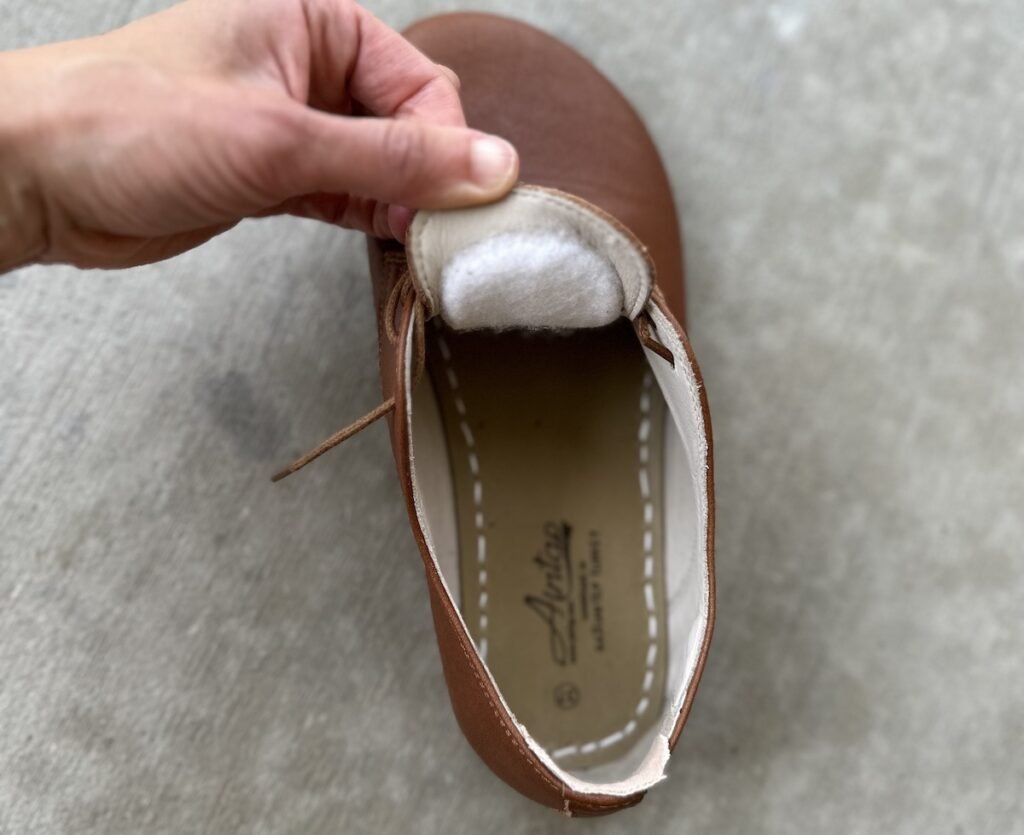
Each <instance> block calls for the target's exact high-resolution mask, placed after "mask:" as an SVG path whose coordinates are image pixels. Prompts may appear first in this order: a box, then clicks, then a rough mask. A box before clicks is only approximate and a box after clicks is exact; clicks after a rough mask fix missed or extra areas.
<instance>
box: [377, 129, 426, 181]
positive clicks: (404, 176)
mask: <svg viewBox="0 0 1024 835" xmlns="http://www.w3.org/2000/svg"><path fill="white" fill-rule="evenodd" d="M383 148H384V158H385V159H386V161H387V165H388V167H389V168H390V170H391V172H392V174H393V175H394V176H395V177H396V178H398V179H399V180H402V181H407V180H414V179H416V177H417V176H418V175H419V173H420V171H421V170H422V167H423V158H424V156H425V150H426V149H425V147H424V141H423V135H422V133H420V132H419V131H417V130H415V129H414V128H413V126H412V125H410V124H408V123H405V122H391V123H389V124H388V126H387V128H386V129H385V132H384V140H383Z"/></svg>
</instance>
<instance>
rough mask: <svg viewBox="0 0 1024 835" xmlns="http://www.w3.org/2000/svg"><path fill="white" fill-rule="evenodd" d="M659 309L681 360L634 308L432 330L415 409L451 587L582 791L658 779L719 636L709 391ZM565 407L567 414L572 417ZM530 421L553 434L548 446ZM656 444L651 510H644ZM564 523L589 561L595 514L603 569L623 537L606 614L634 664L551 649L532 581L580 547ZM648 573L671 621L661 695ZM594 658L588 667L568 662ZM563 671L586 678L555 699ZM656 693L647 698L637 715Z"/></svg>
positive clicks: (507, 686) (416, 466)
mask: <svg viewBox="0 0 1024 835" xmlns="http://www.w3.org/2000/svg"><path fill="white" fill-rule="evenodd" d="M652 316H653V318H654V320H655V324H656V326H657V329H658V331H659V332H664V336H663V339H662V341H663V342H665V344H666V345H668V347H669V348H670V349H671V350H672V352H673V355H674V356H675V357H676V365H675V368H673V367H672V366H671V365H669V363H667V362H665V361H664V360H663V359H661V358H660V357H658V356H656V355H654V354H653V353H651V352H650V351H643V350H641V349H640V347H639V345H638V343H637V342H636V339H635V336H634V335H633V332H632V330H631V328H630V327H629V324H628V322H626V321H625V320H620V321H619V322H618V323H616V324H615V325H612V326H610V327H607V328H602V329H594V330H590V331H575V332H572V333H568V334H567V333H564V332H563V333H558V332H554V333H552V332H547V333H543V334H538V333H530V332H524V331H511V332H509V331H506V332H497V333H496V332H459V333H456V332H452V331H450V330H448V329H447V328H444V329H443V330H441V331H440V332H437V331H434V333H433V334H432V335H431V337H430V339H429V340H428V370H429V374H428V375H427V377H426V378H425V379H424V381H423V382H422V383H421V384H420V386H418V387H417V388H416V390H415V391H414V393H413V398H412V401H411V403H410V406H409V417H410V421H411V427H412V430H411V435H412V437H411V441H412V447H413V484H414V495H415V498H416V506H417V513H418V516H419V519H420V523H421V526H422V528H423V531H424V535H425V537H426V539H427V542H428V545H429V547H430V550H431V553H432V554H433V556H434V557H435V559H436V560H437V564H438V567H439V569H440V571H441V574H442V577H443V579H444V583H445V586H446V588H447V589H448V591H449V593H450V594H451V595H452V598H453V600H454V601H455V602H456V604H457V607H458V609H459V612H460V615H461V617H462V620H463V621H464V623H465V624H466V625H467V630H468V632H469V634H470V635H471V637H472V639H473V640H474V642H475V644H476V646H477V648H478V651H479V653H480V655H481V656H482V657H483V658H484V660H485V663H486V665H487V667H488V671H489V672H490V674H491V675H492V677H493V678H494V680H495V682H496V684H497V686H498V689H499V692H500V693H501V695H502V698H503V701H504V702H505V703H506V706H507V707H508V708H509V710H510V712H511V713H512V714H513V715H514V716H515V718H516V720H517V721H518V722H519V723H520V725H521V727H522V728H523V730H524V733H525V735H526V740H527V743H528V744H529V745H530V746H531V748H533V749H534V750H535V751H536V752H537V753H538V755H539V756H540V757H541V758H542V759H543V760H545V761H546V762H547V763H548V764H549V767H551V768H552V769H553V770H554V771H555V772H556V773H558V774H560V775H561V776H562V778H563V779H565V780H566V782H567V784H568V785H570V786H571V787H573V788H575V789H576V790H579V791H584V792H586V791H600V792H603V793H608V794H613V795H614V794H620V793H621V794H628V793H630V792H634V791H637V790H642V789H644V788H647V787H649V786H650V785H651V784H653V783H654V782H657V780H658V779H660V777H661V774H662V771H663V768H664V765H665V761H666V759H667V754H668V751H667V739H668V737H669V736H670V735H671V732H672V729H673V726H674V724H675V720H676V717H677V715H678V712H679V709H680V707H681V706H682V704H683V702H684V700H685V699H686V697H687V694H688V692H689V687H690V683H691V680H692V677H693V675H694V672H695V670H696V664H697V661H698V659H699V658H700V655H701V649H702V647H703V645H704V642H705V638H706V633H707V626H708V617H709V603H710V597H709V594H710V578H709V573H708V564H707V561H706V553H705V543H706V538H707V525H708V515H707V506H706V502H705V501H704V495H705V493H704V491H705V489H706V477H707V472H706V469H705V464H706V459H707V442H706V439H705V437H704V434H703V433H704V427H703V416H702V414H701V404H700V395H699V389H698V387H697V384H696V380H695V378H694V374H693V370H692V368H691V367H690V366H689V360H688V357H687V356H686V354H685V351H684V350H683V348H682V345H681V344H680V343H679V340H678V339H677V338H675V335H674V334H673V333H671V328H670V326H669V325H668V323H667V321H666V320H665V319H664V317H662V316H661V315H660V313H658V312H657V311H653V312H652ZM430 330H434V329H433V328H431V329H430ZM652 372H653V377H652V376H651V374H652ZM453 378H454V385H453ZM559 388H564V389H565V390H566V396H562V393H560V392H559ZM456 393H458V395H459V398H460V399H457V398H456V396H455V395H456ZM570 395H571V396H570ZM666 406H667V407H668V408H667V409H666ZM556 407H557V408H556ZM550 413H557V421H560V423H559V424H558V425H559V428H558V429H557V430H556V429H555V428H554V424H553V423H552V418H551V417H550ZM668 415H671V419H668ZM645 419H646V420H647V421H649V423H648V424H647V428H645V429H641V427H642V425H643V421H644V420H645ZM538 420H539V421H540V427H539V428H538V426H537V421H538ZM463 423H465V426H466V429H468V430H469V432H468V434H467V432H466V429H463V426H462V424H463ZM531 433H533V435H534V436H535V435H536V434H537V433H540V434H541V435H547V436H549V437H548V438H547V440H545V441H544V442H543V443H541V444H540V445H538V444H537V443H536V441H537V438H536V437H532V436H531ZM642 435H644V436H645V437H646V446H647V449H646V453H645V452H643V447H644V444H645V441H644V440H642V438H641V436H642ZM502 438H504V439H505V440H502ZM470 439H471V440H472V442H470ZM492 442H493V443H492ZM545 444H547V446H545ZM542 449H543V450H544V452H543V454H542V453H541V450H542ZM471 452H475V459H474V458H473V457H471V455H470V453H471ZM495 455H497V456H498V457H497V458H495ZM502 456H504V457H502ZM574 456H575V457H574ZM643 457H646V458H647V464H648V472H647V482H648V484H647V491H648V493H649V499H648V500H649V501H650V503H651V505H652V509H651V511H645V508H644V504H645V500H644V497H643V493H642V487H641V480H640V479H641V476H640V472H641V467H642V463H643V462H642V458H643ZM566 462H569V463H568V464H567V463H566ZM474 470H475V472H474ZM477 483H479V487H476V484H477ZM480 515H482V519H481V518H480ZM591 519H593V520H595V521H593V522H591V521H590V520H591ZM647 519H649V520H650V521H649V522H648V521H647ZM552 523H553V525H552ZM565 523H567V524H568V526H569V528H570V531H569V534H568V539H569V546H570V547H569V551H570V554H571V555H572V558H573V563H574V564H577V563H578V561H579V559H580V557H581V556H582V557H583V558H584V560H585V559H586V558H587V548H586V545H587V543H588V542H589V536H588V534H589V529H590V528H591V527H593V528H595V529H596V531H597V533H598V537H597V539H598V540H599V542H601V548H600V550H601V551H602V552H603V554H602V556H603V557H604V559H603V566H602V567H603V568H604V566H607V565H608V564H609V557H608V554H609V552H610V550H609V545H608V543H609V542H611V541H615V542H619V541H621V542H622V543H624V544H623V545H622V546H619V547H616V548H615V549H614V550H615V553H616V554H617V560H616V566H618V567H621V568H622V569H623V571H622V576H623V579H619V578H618V576H616V578H615V579H616V582H614V583H613V584H612V585H614V590H613V591H612V592H611V595H612V596H611V598H610V600H612V601H616V600H618V599H619V597H618V595H621V596H622V600H623V602H621V603H618V604H617V605H614V606H613V611H614V618H613V621H612V622H610V621H609V620H608V617H607V614H606V617H605V623H604V627H605V638H606V642H605V646H606V648H607V646H608V643H607V638H608V635H609V629H614V630H615V634H616V635H619V634H622V635H625V634H628V635H630V636H632V637H631V639H630V641H629V644H630V645H631V646H630V649H628V650H626V649H623V651H622V653H621V660H620V661H616V658H618V657H619V654H618V651H616V653H609V652H605V653H603V654H602V653H597V652H594V651H593V646H592V645H591V646H590V647H589V649H588V647H587V645H586V644H583V645H582V646H581V641H580V636H579V635H578V634H577V636H576V643H577V654H576V661H577V664H576V665H575V666H573V665H558V664H555V663H553V661H552V658H553V656H552V655H551V644H550V641H551V634H550V629H549V628H548V624H547V622H546V621H545V620H544V619H543V618H541V617H540V615H539V614H538V612H537V611H536V609H530V608H528V607H527V606H526V605H525V602H524V599H525V597H526V595H527V594H529V591H528V589H529V588H530V586H529V582H531V581H532V582H533V583H534V585H535V586H536V583H537V581H538V579H539V580H541V581H542V584H541V585H540V586H539V587H537V588H540V589H542V590H543V588H544V587H545V584H544V582H543V581H544V580H545V576H544V575H545V572H544V570H542V568H541V567H538V566H537V564H536V562H534V560H535V558H536V557H537V555H538V553H540V554H541V556H542V557H543V552H544V548H545V546H546V545H547V547H548V548H549V550H551V552H553V553H555V554H561V553H562V552H563V551H564V543H565V538H566V534H565V527H564V524H565ZM481 526H482V532H483V534H484V542H483V546H482V547H483V554H484V562H483V565H482V564H481V560H480V554H481V550H480V549H481V540H480V533H481V531H480V528H481ZM648 526H649V527H650V536H649V537H647V527H648ZM503 531H504V533H503ZM609 532H610V533H609ZM645 538H647V539H649V543H645ZM627 542H632V543H633V544H632V545H628V544H625V543H627ZM551 543H553V544H551ZM645 544H649V545H650V552H651V554H652V556H653V558H654V559H653V566H652V568H651V569H650V572H651V574H652V576H651V577H645V576H644V573H645V568H646V566H645V559H646V554H645V547H644V546H645ZM505 560H507V563H505V564H503V563H502V562H500V561H505ZM509 566H513V567H511V568H510V567H509ZM515 566H518V567H515ZM627 568H629V569H631V572H630V571H627V570H626V569H627ZM481 570H483V571H484V572H486V573H485V574H484V575H483V576H482V577H481ZM630 573H631V576H632V579H630V578H629V577H627V576H626V575H628V574H630ZM580 574H582V571H579V572H578V574H577V581H578V578H579V576H580ZM636 578H639V583H637V581H636ZM554 579H555V580H556V581H557V580H558V577H557V576H556V577H555V578H554ZM648 580H649V581H651V586H652V588H651V597H652V599H653V603H654V607H653V608H654V615H655V619H656V622H655V624H654V626H655V640H654V642H653V645H654V647H655V649H654V650H653V653H654V668H653V672H652V674H651V676H650V679H651V680H650V683H649V692H650V695H647V692H646V691H645V690H644V684H645V679H646V678H647V673H648V671H649V667H648V664H647V660H648V652H649V651H650V647H651V645H652V641H651V631H650V624H649V617H650V615H649V611H648V608H649V607H648V600H647V595H646V593H645V582H646V581H648ZM555 585H556V586H557V582H556V583H555ZM534 592H536V588H534ZM482 595H486V597H484V598H483V603H484V605H483V606H481V599H482ZM556 597H557V593H556ZM557 602H561V603H564V602H565V601H557ZM579 603H580V601H579V596H578V595H577V596H576V600H575V601H574V605H577V606H578V605H579ZM591 603H592V601H591ZM666 604H667V605H666ZM542 608H543V607H542ZM607 611H608V609H607V607H606V612H607ZM563 620H564V618H563ZM577 621H580V617H579V613H577ZM584 637H586V638H589V633H584ZM623 645H624V644H623ZM505 648H510V651H509V652H508V653H506V651H505ZM545 653H546V654H547V660H546V661H545V659H544V654H545ZM538 659H539V660H538ZM609 659H610V660H609ZM584 667H585V669H584V672H585V673H586V674H587V675H586V676H585V677H584V678H582V679H580V680H579V681H577V680H576V679H571V680H570V678H569V676H568V675H566V676H565V677H564V678H558V676H557V675H556V674H557V673H559V672H562V671H566V670H568V671H570V672H572V673H573V674H575V673H576V671H577V669H583V668H584ZM616 671H618V674H617V675H616V674H615V673H616ZM587 676H589V677H587ZM564 681H569V683H571V684H576V685H577V690H575V691H574V690H572V689H571V688H564V687H563V688H562V689H561V690H559V691H558V695H557V696H556V690H557V689H558V686H559V685H560V684H562V683H563V682H564ZM580 682H583V683H582V685H581V684H580ZM642 698H647V699H648V703H647V704H646V705H645V709H644V710H643V711H641V713H642V714H643V715H642V716H639V717H637V715H636V711H637V709H638V708H639V706H640V704H641V701H640V700H641V699H642ZM559 699H560V700H561V705H560V704H559ZM573 702H575V704H574V705H573V706H572V707H563V706H562V705H565V704H569V703H573ZM595 704H596V705H597V706H596V707H595V708H594V709H593V710H586V709H585V708H584V706H590V705H595ZM631 721H635V723H636V724H635V726H630V727H629V732H628V733H627V732H626V730H625V729H626V728H627V726H629V723H630V722H631ZM620 732H621V733H622V737H621V738H619V737H617V736H616V734H617V733H620ZM609 737H610V738H611V741H610V742H606V744H605V745H603V746H602V745H601V744H600V743H601V741H602V740H607V739H608V738H609ZM564 749H569V750H568V751H566V750H564Z"/></svg>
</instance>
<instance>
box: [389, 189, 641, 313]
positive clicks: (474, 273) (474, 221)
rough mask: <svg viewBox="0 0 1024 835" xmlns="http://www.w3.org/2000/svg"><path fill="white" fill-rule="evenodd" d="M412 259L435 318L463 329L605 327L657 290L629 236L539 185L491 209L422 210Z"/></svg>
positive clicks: (412, 233)
mask: <svg viewBox="0 0 1024 835" xmlns="http://www.w3.org/2000/svg"><path fill="white" fill-rule="evenodd" d="M406 253H407V257H408V261H409V267H410V271H411V273H412V276H413V280H414V281H415V283H416V287H417V290H418V291H419V293H420V296H421V297H422V298H423V300H424V301H425V302H426V304H427V307H428V309H429V311H430V313H431V314H432V315H440V316H441V317H442V318H443V319H444V320H445V322H447V324H448V325H450V326H451V327H453V328H455V329H457V330H477V329H485V328H486V329H495V330H503V329H509V328H553V329H574V328H593V327H600V326H601V325H606V324H609V323H611V322H612V321H614V320H615V319H616V318H618V317H619V316H626V317H627V318H630V319H633V318H635V317H636V316H637V315H639V313H640V312H641V311H642V310H643V308H644V305H646V303H647V300H648V298H649V296H650V293H651V288H652V287H653V283H654V275H653V273H654V270H653V266H652V263H651V260H650V258H649V257H648V255H647V252H646V250H645V249H644V247H643V246H642V244H640V242H639V241H638V240H637V239H636V238H635V237H634V236H633V235H632V233H630V232H629V230H627V229H625V227H623V226H622V225H621V224H619V223H617V222H616V221H615V220H614V219H613V218H611V217H609V216H608V215H607V214H605V213H604V212H603V211H601V210H600V209H598V208H597V207H595V206H592V205H590V204H588V203H586V202H585V201H583V200H580V199H579V198H577V197H573V196H572V195H568V194H564V193H562V192H558V191H554V190H551V189H545V188H539V187H533V186H523V187H519V188H516V189H514V190H513V191H512V192H511V193H510V194H509V195H508V196H506V197H505V198H503V199H502V200H500V201H498V202H497V203H492V204H490V205H487V206H478V207H474V208H469V209H456V210H446V211H421V212H418V213H417V214H416V216H415V218H414V219H413V222H412V225H411V227H410V229H409V234H408V236H407V239H406Z"/></svg>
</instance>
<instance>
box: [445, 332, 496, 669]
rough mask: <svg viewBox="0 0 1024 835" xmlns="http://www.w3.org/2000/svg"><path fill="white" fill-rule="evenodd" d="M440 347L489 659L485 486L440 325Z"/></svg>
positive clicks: (480, 645) (482, 641)
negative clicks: (469, 489)
mask: <svg viewBox="0 0 1024 835" xmlns="http://www.w3.org/2000/svg"><path fill="white" fill-rule="evenodd" d="M437 344H438V347H439V348H440V350H441V358H442V359H443V360H444V363H445V368H444V374H445V377H447V379H448V386H449V387H450V388H451V390H452V397H453V398H454V400H455V411H456V412H458V413H459V430H460V431H461V432H462V437H463V438H465V439H466V452H467V458H468V461H469V471H470V473H472V475H473V505H474V507H475V510H476V512H475V514H474V517H473V521H474V524H475V525H476V561H477V567H478V571H479V574H478V575H477V576H478V579H479V584H480V601H479V605H480V627H479V633H480V636H479V639H478V640H477V645H476V648H477V652H479V653H480V658H481V659H483V660H484V661H486V660H487V530H486V525H485V521H486V520H485V518H484V508H483V501H484V485H483V482H481V481H480V459H479V457H478V456H477V454H476V449H475V447H476V439H475V438H474V437H473V430H472V429H470V428H469V423H468V422H467V421H466V403H465V401H464V400H463V399H462V396H461V395H460V394H459V378H458V377H456V376H455V369H454V368H452V366H451V361H452V352H451V350H450V349H449V347H448V343H447V342H446V341H445V338H444V336H442V335H441V333H440V325H439V326H438V335H437Z"/></svg>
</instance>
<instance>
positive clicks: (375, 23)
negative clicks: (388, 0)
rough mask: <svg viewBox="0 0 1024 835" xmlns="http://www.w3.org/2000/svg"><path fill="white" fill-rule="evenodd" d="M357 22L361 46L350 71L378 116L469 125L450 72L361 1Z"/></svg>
mask: <svg viewBox="0 0 1024 835" xmlns="http://www.w3.org/2000/svg"><path fill="white" fill-rule="evenodd" d="M356 25H357V26H358V27H359V31H358V44H359V48H358V53H357V54H356V56H355V57H354V63H353V64H352V70H351V75H350V77H349V93H350V95H351V96H352V98H353V99H355V100H356V101H358V102H359V103H360V104H361V105H363V106H364V107H365V108H367V109H368V110H369V111H370V112H371V113H373V115H375V116H385V117H393V118H400V119H401V118H407V119H422V120H425V121H429V122H432V123H434V124H437V125H446V126H450V127H464V126H465V124H466V117H465V115H464V114H463V112H462V102H461V101H460V100H459V91H458V88H457V87H456V85H455V83H454V82H453V80H452V77H451V75H450V74H449V72H447V71H446V70H445V69H444V68H443V67H440V66H439V65H437V64H435V63H434V62H433V61H431V60H430V59H429V58H427V56H426V55H424V54H423V53H422V52H420V51H419V50H418V49H416V47H414V46H413V45H412V44H411V43H409V41H407V40H406V39H405V38H403V37H402V36H401V35H400V34H398V32H396V31H395V30H394V29H392V28H390V27H389V26H387V25H385V24H384V23H382V22H381V21H380V20H378V19H377V18H376V17H374V16H373V15H372V14H370V12H368V11H366V9H364V8H362V7H361V6H357V7H356Z"/></svg>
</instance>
